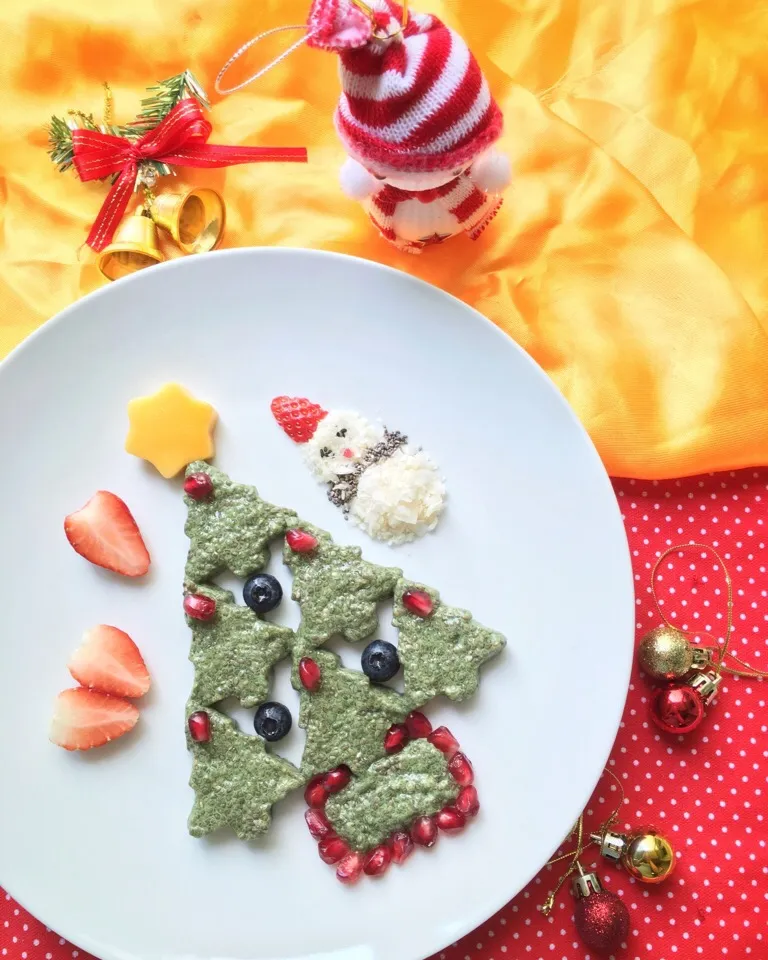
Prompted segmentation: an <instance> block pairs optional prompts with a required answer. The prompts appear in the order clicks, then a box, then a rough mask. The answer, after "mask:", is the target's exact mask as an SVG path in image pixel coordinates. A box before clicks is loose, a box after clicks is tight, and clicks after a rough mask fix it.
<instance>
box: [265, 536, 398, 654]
mask: <svg viewBox="0 0 768 960" xmlns="http://www.w3.org/2000/svg"><path fill="white" fill-rule="evenodd" d="M301 529H302V530H304V531H306V532H307V533H311V534H312V536H314V537H316V538H317V540H318V545H317V548H316V549H315V550H313V551H312V552H311V553H294V552H293V551H292V550H291V549H290V547H289V546H288V545H287V544H286V546H285V547H284V549H283V560H284V561H285V563H286V564H287V565H288V566H289V567H290V569H291V570H292V571H293V599H294V600H296V601H297V602H298V604H299V606H300V607H301V628H300V629H301V636H302V641H303V643H305V644H309V645H312V646H320V645H321V644H323V643H325V642H326V641H327V640H330V638H331V637H332V636H334V635H335V634H339V635H340V636H342V637H344V638H345V639H346V640H350V641H352V642H353V643H354V642H357V641H359V640H365V639H366V638H367V637H370V636H372V635H373V634H374V633H375V632H376V631H377V630H378V628H379V617H378V612H377V604H378V603H379V601H381V600H385V599H390V598H391V597H392V595H393V592H394V589H395V584H396V583H397V581H398V580H399V579H400V577H401V576H402V570H397V569H395V568H394V567H379V566H377V565H376V564H374V563H368V561H367V560H363V559H362V551H361V550H360V548H359V547H340V546H338V545H337V544H335V543H334V542H333V539H332V537H331V535H330V534H329V533H326V532H325V531H324V530H319V529H318V528H317V527H313V526H312V525H311V524H308V523H302V524H301Z"/></svg>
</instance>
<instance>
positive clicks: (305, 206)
mask: <svg viewBox="0 0 768 960" xmlns="http://www.w3.org/2000/svg"><path fill="white" fill-rule="evenodd" d="M416 4H417V0H414V6H416ZM418 6H419V8H420V9H426V8H428V9H429V10H431V11H432V12H434V13H436V14H438V15H439V16H442V17H443V18H445V19H446V20H447V21H448V22H449V23H450V24H451V25H452V26H454V27H456V28H457V29H458V30H459V31H460V32H461V33H462V34H463V35H464V36H465V38H466V39H467V41H468V42H469V44H470V46H471V47H472V49H473V50H474V52H475V53H476V54H477V56H478V57H479V59H480V60H481V62H482V64H483V67H484V69H485V70H486V73H487V75H488V78H489V80H490V83H491V86H492V88H493V90H494V92H495V94H496V96H497V98H498V99H499V102H500V103H501V105H502V108H503V109H504V112H505V115H506V120H507V133H506V136H505V140H504V147H505V148H506V149H507V150H508V151H509V152H510V154H511V155H512V157H513V163H514V173H515V177H516V183H515V186H514V189H512V190H511V191H510V192H509V194H508V196H507V202H506V204H505V206H504V210H503V212H502V214H501V215H500V216H499V218H498V219H497V221H496V222H495V224H494V225H492V226H491V227H490V228H489V230H488V231H487V233H486V235H485V237H484V238H483V239H482V240H481V241H480V242H478V243H477V244H473V243H472V242H471V241H469V240H468V239H466V238H460V239H458V240H454V241H453V242H452V243H451V244H449V245H447V246H445V247H443V248H439V249H432V250H428V251H427V252H426V253H425V254H424V255H423V256H422V257H421V258H420V259H419V258H413V257H410V256H407V255H405V254H399V253H397V252H396V251H395V250H393V249H392V248H391V247H389V246H388V245H387V244H386V243H385V242H384V241H383V240H381V239H380V238H378V236H377V235H376V234H375V233H374V231H373V229H372V228H371V226H370V224H369V223H368V221H367V219H366V217H365V216H364V214H363V212H362V210H361V208H360V207H359V206H357V205H356V204H355V203H353V202H351V201H348V200H346V199H345V198H344V197H343V196H342V195H341V193H340V191H339V189H338V186H337V169H338V167H339V165H340V163H341V162H342V160H343V153H342V150H341V148H340V146H339V144H338V142H337V141H336V138H335V134H334V131H333V127H332V123H331V115H332V111H333V108H334V104H335V101H336V98H337V96H338V90H339V87H338V79H337V76H336V63H335V60H334V57H333V56H332V55H331V54H326V53H322V52H319V51H314V50H310V49H308V48H306V47H305V48H302V49H301V50H300V51H299V52H297V53H296V54H294V55H293V56H292V57H291V58H290V59H289V60H288V61H287V62H285V63H283V64H281V65H280V66H279V67H278V68H276V69H275V70H273V71H272V72H271V73H269V74H268V75H267V76H265V77H264V78H263V79H262V80H260V81H258V82H257V83H256V84H255V85H253V86H252V87H249V88H247V89H246V90H245V91H244V92H241V93H239V94H236V95H234V96H232V97H229V98H227V99H225V100H223V101H221V102H217V103H216V104H215V106H214V108H213V111H212V117H211V119H212V121H213V124H214V136H213V137H212V142H218V143H232V144H237V143H251V144H272V145H306V146H308V147H309V149H310V158H311V162H310V164H309V166H307V167H306V168H301V167H296V166H287V165H285V166H282V165H275V166H269V165H254V166H244V167H238V168H233V169H231V170H228V171H214V172H210V173H199V172H195V173H194V174H191V175H190V180H191V181H192V182H195V183H207V184H210V185H211V186H214V187H216V188H217V189H219V190H222V191H223V192H224V193H225V196H226V200H227V204H228V214H229V224H228V232H227V240H226V245H229V246H242V245H247V244H257V245H262V244H277V245H291V246H309V247H318V248H323V249H326V250H337V251H343V252H346V253H351V254H356V255H358V256H363V257H368V258H371V259H375V260H379V261H383V262H385V263H389V264H393V265H395V266H397V267H399V268H401V269H404V270H407V271H409V272H412V273H414V274H417V275H418V276H421V277H423V278H425V279H426V280H429V281H431V282H432V283H435V284H437V285H439V286H441V287H444V288H445V289H447V290H448V291H450V292H451V293H454V294H456V295H457V296H459V297H461V298H462V299H464V300H466V301H468V302H469V303H472V304H473V305H474V306H476V307H477V308H478V309H479V310H480V311H481V312H483V313H485V314H486V315H487V316H489V317H490V318H491V319H492V320H494V321H495V322H496V323H497V324H499V326H501V327H502V328H503V329H504V330H506V331H507V332H508V333H509V334H510V335H511V336H512V337H514V338H515V339H516V340H517V341H518V342H519V343H520V344H521V345H522V346H523V347H524V348H525V349H526V350H527V351H528V352H529V353H530V354H531V355H532V356H533V357H534V358H535V359H536V360H537V361H538V362H539V363H540V364H541V365H542V366H543V367H544V368H545V369H546V370H547V371H548V372H549V374H550V375H551V376H552V377H553V379H554V380H555V382H556V383H557V384H558V386H559V387H560V389H561V390H562V391H563V393H564V394H565V395H566V396H567V397H568V399H569V400H570V401H571V403H572V404H573V406H574V407H575V409H576V411H577V412H578V414H579V416H580V417H581V419H582V421H583V422H584V424H585V425H586V427H587V429H588V430H589V431H590V433H591V435H592V437H593V439H594V441H595V443H596V444H597V447H598V449H599V450H600V453H601V454H602V456H603V459H604V461H605V463H606V466H607V467H608V469H609V470H610V471H611V472H612V473H614V474H619V475H630V476H637V477H664V476H673V475H682V474H690V473H695V472H698V471H704V470H714V469H723V468H733V467H739V466H745V465H753V464H758V463H762V464H764V463H768V338H767V337H766V330H765V323H766V317H768V269H767V268H766V264H768V256H767V254H768V250H766V246H767V245H768V121H766V104H768V55H766V42H767V39H766V38H768V5H766V4H765V3H759V2H756V0H699V2H695V0H482V2H479V0H418ZM0 8H1V9H0V34H1V35H2V36H3V40H4V43H3V55H2V57H1V58H0V89H2V91H3V98H2V104H0V175H1V176H2V182H1V186H2V193H1V194H0V204H2V207H1V208H0V209H2V221H3V239H4V249H3V251H2V259H1V260H0V355H1V354H3V353H5V352H7V351H8V350H9V349H10V348H11V347H12V346H13V345H14V344H16V343H18V342H19V341H20V340H21V339H22V338H23V337H24V336H26V335H27V334H28V333H29V332H30V331H31V330H33V329H34V328H35V327H36V326H38V325H39V324H40V323H42V322H43V321H44V320H46V319H47V318H48V317H50V316H51V315H52V314H54V313H56V312H57V311H58V310H60V309H61V308H62V307H64V306H65V305H67V304H68V303H70V302H71V301H73V300H74V299H75V298H76V297H79V296H81V295H82V294H84V293H86V292H88V291H89V290H92V289H94V288H95V287H96V286H97V285H99V284H100V283H101V281H100V279H99V277H98V274H97V272H96V269H95V267H94V266H93V265H89V264H83V263H82V262H80V261H78V248H79V246H80V244H81V243H82V241H83V239H84V237H85V235H86V232H87V229H88V226H89V225H90V223H91V222H92V220H93V218H94V217H95V215H96V212H97V210H98V207H99V205H100V203H101V200H102V199H103V197H104V194H105V189H106V188H105V186H104V185H102V184H98V183H96V184H88V185H85V184H82V183H80V182H78V181H77V179H76V178H75V177H74V175H66V176H62V175H60V174H58V173H57V172H56V171H55V169H54V168H53V166H52V164H51V163H50V161H49V159H48V157H47V156H46V154H45V145H46V136H45V131H44V125H45V123H46V121H47V118H48V117H49V115H50V114H51V113H53V112H56V113H62V112H63V111H65V110H66V109H67V108H68V107H78V108H81V109H84V110H86V111H91V110H93V111H94V112H95V113H96V114H97V115H98V114H99V113H100V111H101V102H102V92H101V86H100V85H101V83H102V81H104V80H108V81H109V82H110V83H111V84H112V87H113V89H114V92H115V103H116V113H117V119H127V118H128V117H130V116H131V115H132V114H133V113H134V112H135V110H136V108H137V106H138V99H139V97H140V95H141V93H142V91H143V88H144V87H145V86H146V85H148V84H149V83H151V82H152V81H154V80H157V79H160V78H163V77H166V76H170V75H172V74H174V73H177V72H179V71H180V70H181V69H183V68H184V67H190V68H191V69H192V70H193V71H194V72H195V74H196V75H197V76H198V77H199V79H200V80H201V81H202V82H203V85H204V86H206V87H207V88H208V89H209V90H212V87H213V79H214V77H215V75H216V73H217V71H218V69H219V67H220V66H221V65H222V63H223V62H224V61H225V60H226V59H227V57H228V56H229V55H230V54H231V53H232V51H233V50H234V49H236V48H237V47H238V46H240V44H242V43H243V42H244V41H245V40H247V39H249V37H251V36H252V35H253V34H255V33H257V32H260V31H262V30H265V29H268V28H270V27H273V26H277V25H280V24H285V23H301V22H303V21H304V19H305V17H306V12H307V8H308V0H258V2H254V0H162V2H159V0H130V2H125V0H98V2H95V0H7V2H4V3H2V4H0ZM286 39H287V40H288V41H290V36H289V35H286V34H281V35H278V36H277V37H276V38H274V41H271V40H270V41H267V42H266V43H264V44H263V45H262V46H258V47H256V48H255V50H254V51H253V53H252V58H251V59H250V60H249V62H248V63H246V64H244V67H243V72H241V73H240V74H239V76H240V77H242V76H244V75H245V70H246V69H247V67H248V66H249V65H250V66H255V65H257V64H258V63H261V62H264V60H266V59H267V58H269V57H271V56H273V55H275V54H276V53H277V52H278V51H279V46H278V44H280V43H285V42H286ZM233 77H234V79H237V77H238V72H237V71H234V72H233ZM508 413H509V416H510V417H518V416H525V411H524V410H510V411H508Z"/></svg>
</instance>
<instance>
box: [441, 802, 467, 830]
mask: <svg viewBox="0 0 768 960" xmlns="http://www.w3.org/2000/svg"><path fill="white" fill-rule="evenodd" d="M435 820H436V821H437V825H438V827H440V829H441V830H461V828H462V827H463V826H464V824H465V823H466V822H467V820H466V817H465V816H464V814H463V813H462V812H461V810H457V809H456V807H443V809H442V810H441V811H440V813H438V814H436V815H435Z"/></svg>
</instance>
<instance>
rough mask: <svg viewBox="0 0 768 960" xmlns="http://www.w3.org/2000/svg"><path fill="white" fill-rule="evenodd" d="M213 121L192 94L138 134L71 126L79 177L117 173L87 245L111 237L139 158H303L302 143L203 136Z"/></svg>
mask: <svg viewBox="0 0 768 960" xmlns="http://www.w3.org/2000/svg"><path fill="white" fill-rule="evenodd" d="M212 130H213V127H212V126H211V124H210V123H209V122H208V121H207V120H206V119H205V117H204V116H203V111H202V109H201V108H200V104H199V103H198V102H197V101H196V100H192V99H187V100H182V101H181V103H179V104H177V105H176V106H175V107H174V108H173V110H171V112H170V113H169V114H168V116H167V117H166V118H165V119H164V120H161V121H160V123H159V124H158V125H157V126H156V127H155V128H154V129H153V130H150V131H149V132H148V133H145V134H144V136H142V137H140V138H139V139H138V140H128V139H126V138H125V137H115V136H113V135H112V134H109V133H101V132H100V131H99V130H83V129H80V128H78V129H77V130H74V131H73V132H72V143H73V146H74V160H75V168H76V169H77V173H78V176H79V177H80V179H81V180H101V179H103V178H104V177H108V176H110V175H111V174H113V173H117V174H119V176H118V178H117V180H116V181H115V183H114V184H113V185H112V189H111V190H110V192H109V196H108V197H107V199H106V200H105V201H104V203H103V204H102V207H101V210H100V211H99V215H98V217H97V218H96V221H95V223H94V224H93V226H92V227H91V232H90V233H89V234H88V240H87V241H86V242H87V243H88V246H89V247H92V248H93V249H94V250H103V249H104V247H106V246H107V244H109V243H110V241H111V240H112V236H113V234H114V232H115V230H116V228H117V225H118V224H119V223H120V221H121V220H122V218H123V216H124V215H125V210H126V207H127V206H128V202H129V200H130V197H131V193H132V192H133V188H134V185H135V183H136V175H137V173H138V167H139V164H140V163H141V162H142V161H143V160H158V161H160V162H161V163H167V164H169V165H173V164H176V165H179V166H184V167H229V166H232V165H233V164H236V163H261V162H264V161H269V160H271V161H276V162H288V163H306V162H307V151H306V150H305V149H304V148H303V147H225V146H218V145H214V144H210V143H208V142H207V140H208V137H210V135H211V131H212Z"/></svg>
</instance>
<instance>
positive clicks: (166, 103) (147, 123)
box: [48, 70, 210, 176]
mask: <svg viewBox="0 0 768 960" xmlns="http://www.w3.org/2000/svg"><path fill="white" fill-rule="evenodd" d="M147 93H149V94H150V96H149V97H146V98H145V99H144V100H142V101H141V112H140V113H139V115H138V117H137V118H136V119H135V120H134V121H133V122H132V123H129V124H128V125H127V126H122V127H121V126H111V125H105V124H98V123H96V121H95V120H94V119H93V114H92V113H88V114H86V113H81V112H80V111H72V113H71V117H72V119H69V120H68V119H66V118H64V117H51V122H50V124H49V125H48V145H49V146H48V154H49V156H50V158H51V160H53V162H54V163H55V164H56V166H57V167H58V169H59V172H60V173H64V172H65V171H66V170H69V168H70V167H71V166H72V164H73V162H74V147H73V144H72V130H73V129H75V128H76V127H80V128H82V129H86V130H102V131H104V132H105V133H111V134H113V135H114V136H116V137H129V138H131V139H138V138H139V137H140V136H142V135H143V134H145V133H147V132H148V131H149V130H153V129H154V128H155V127H156V126H157V125H158V123H160V121H161V120H164V119H165V118H166V117H167V116H168V114H169V113H170V112H171V110H173V108H174V107H175V106H176V105H177V104H178V103H180V102H181V101H182V100H184V99H186V98H187V97H193V98H194V99H195V100H197V102H198V103H199V104H200V105H201V106H203V107H209V106H210V104H209V102H208V98H207V96H206V94H205V91H204V90H203V88H202V87H201V86H200V84H199V83H198V82H197V80H196V79H195V77H194V76H193V74H192V73H191V72H190V71H189V70H185V71H184V72H183V73H179V74H177V75H176V76H174V77H169V78H168V79H167V80H161V81H160V82H159V83H158V84H156V85H155V86H154V87H149V88H148V89H147ZM147 166H149V167H153V168H154V169H155V170H156V171H157V173H158V175H159V176H167V175H168V174H170V173H172V171H171V168H170V167H168V166H167V165H166V164H164V163H159V162H158V161H155V160H150V161H148V162H147Z"/></svg>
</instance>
